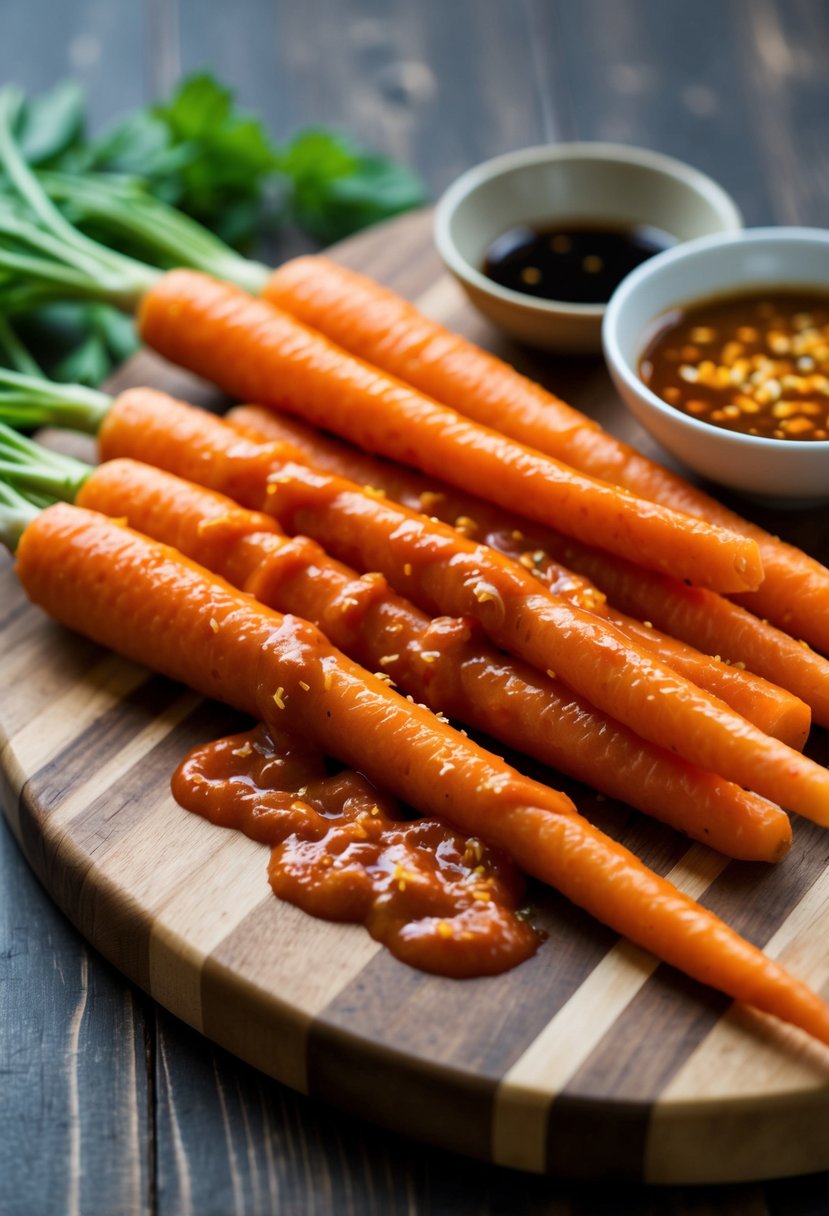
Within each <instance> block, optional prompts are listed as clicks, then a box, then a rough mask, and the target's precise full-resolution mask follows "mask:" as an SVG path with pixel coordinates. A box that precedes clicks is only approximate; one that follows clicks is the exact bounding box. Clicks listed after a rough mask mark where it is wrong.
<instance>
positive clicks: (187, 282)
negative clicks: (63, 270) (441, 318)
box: [139, 270, 763, 591]
mask: <svg viewBox="0 0 829 1216" xmlns="http://www.w3.org/2000/svg"><path fill="white" fill-rule="evenodd" d="M139 328H140V330H141V334H142V337H143V338H144V340H145V341H146V342H147V343H148V345H150V346H152V347H153V348H154V349H155V350H157V351H158V352H159V354H162V355H164V356H165V357H167V358H170V359H172V360H173V361H174V362H176V363H179V364H182V365H184V366H186V367H188V368H189V369H190V370H191V371H195V372H196V373H198V374H199V375H202V376H205V377H206V378H208V379H210V380H212V381H213V382H214V383H216V384H218V385H219V386H220V387H221V388H223V389H224V390H225V391H227V392H230V393H232V394H234V395H236V396H241V397H244V398H245V399H246V400H256V401H259V402H260V403H262V404H264V405H270V406H275V407H281V408H285V409H288V410H289V411H290V412H292V413H299V414H301V416H302V417H304V418H306V419H307V420H308V421H310V422H312V423H313V424H314V425H316V426H321V427H325V428H327V429H329V430H333V431H335V432H337V433H339V434H343V435H345V436H346V437H347V438H349V439H351V440H353V441H355V442H356V443H358V444H359V445H360V446H361V447H364V448H367V449H369V450H371V451H376V452H380V453H382V454H383V455H385V456H389V457H392V458H393V459H396V460H401V461H402V462H403V463H404V464H414V465H416V466H417V467H419V468H421V469H422V470H423V471H424V472H427V473H432V474H435V475H437V474H441V475H443V476H445V477H447V478H448V479H449V480H450V481H452V483H453V484H455V485H458V486H459V487H460V488H462V489H465V490H468V491H471V492H475V491H480V489H481V487H482V486H483V487H486V494H487V496H488V497H490V498H491V499H492V501H493V502H496V503H497V504H498V505H500V506H502V507H507V508H509V507H511V506H512V505H513V504H514V503H515V502H516V501H520V502H521V503H522V505H523V508H524V510H525V511H526V513H527V514H529V515H531V516H532V518H534V519H537V520H538V521H540V522H541V523H554V524H555V526H556V527H557V528H559V529H560V530H561V531H563V532H566V533H567V534H568V535H573V536H576V537H578V538H579V539H581V540H584V541H588V542H590V543H593V544H596V545H598V546H599V547H600V548H603V549H609V550H610V551H611V552H614V553H619V554H621V555H622V556H626V557H629V558H631V559H633V560H635V561H636V562H638V563H639V564H640V565H643V566H647V567H649V568H652V569H657V570H661V571H663V572H667V573H670V574H674V575H676V576H677V577H679V578H687V579H689V580H690V581H691V582H692V583H695V584H697V585H699V586H704V587H712V588H713V589H715V590H718V591H745V590H751V589H752V588H754V587H757V586H758V585H759V583H760V581H761V579H762V577H763V572H762V566H761V563H760V560H759V556H758V552H757V548H756V545H755V544H754V542H753V541H747V540H746V539H745V538H742V537H740V538H738V537H735V536H734V535H733V534H732V533H729V532H726V531H725V530H724V529H721V528H716V527H710V526H709V525H708V524H705V523H702V522H701V521H700V520H692V519H691V517H690V516H685V515H682V514H680V513H679V512H674V511H671V510H666V509H665V508H663V507H659V506H657V505H655V504H653V503H648V502H645V501H644V500H642V499H637V498H635V497H634V496H633V495H632V494H630V493H628V492H626V491H625V492H622V493H620V492H619V491H618V490H616V489H614V488H612V487H611V486H609V485H607V484H606V483H604V482H601V481H598V480H597V479H595V478H592V477H589V476H585V475H584V474H580V473H575V472H574V471H573V470H572V469H569V468H568V467H567V466H565V465H562V464H561V463H560V462H559V461H557V460H554V459H552V458H550V457H548V456H545V455H543V454H542V453H539V452H536V451H534V450H532V449H530V448H526V447H524V446H523V445H521V444H518V443H515V442H514V441H512V440H509V439H505V438H504V436H503V435H500V434H499V433H498V432H496V431H493V430H489V429H488V428H486V427H482V426H481V425H480V424H477V423H473V422H470V421H468V420H467V419H465V418H462V417H461V416H460V415H459V414H457V413H455V412H454V411H453V410H451V409H448V408H447V407H445V406H442V405H439V404H438V403H437V402H434V401H432V400H431V399H430V398H428V397H425V396H423V395H422V394H421V393H418V392H416V391H415V390H413V389H411V388H409V387H407V386H406V385H404V384H402V383H401V382H399V381H395V380H393V379H391V378H389V377H388V376H385V375H384V374H383V373H382V372H378V371H377V370H376V369H374V368H372V367H370V366H369V365H368V364H365V363H363V362H361V361H360V360H358V359H355V358H353V357H352V356H351V355H348V354H346V353H345V352H343V351H341V350H340V349H339V348H338V347H336V346H334V345H333V344H332V343H330V342H328V341H327V339H325V338H323V337H322V336H321V335H319V334H317V333H315V332H314V331H313V330H310V329H308V328H307V327H305V326H303V325H301V324H300V323H299V322H297V321H296V320H294V319H293V318H292V317H289V316H288V315H287V314H286V313H283V312H280V311H279V310H278V309H276V308H273V307H272V306H271V305H269V304H268V303H267V302H265V301H262V300H257V299H254V298H253V297H251V296H249V295H247V294H246V293H245V292H244V291H242V290H240V289H239V288H238V287H234V286H232V285H230V284H227V283H220V282H218V281H217V280H214V279H210V278H208V277H207V276H206V275H201V274H197V273H196V272H194V271H186V270H176V271H172V272H170V273H169V274H166V275H164V276H163V277H162V278H161V279H160V280H159V281H158V283H157V284H156V285H155V286H154V287H152V288H151V289H150V290H149V291H147V293H146V294H145V295H144V297H143V300H142V303H141V309H140V313H139Z"/></svg>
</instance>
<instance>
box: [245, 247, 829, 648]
mask: <svg viewBox="0 0 829 1216" xmlns="http://www.w3.org/2000/svg"><path fill="white" fill-rule="evenodd" d="M263 295H264V296H265V297H266V298H267V299H270V300H271V301H273V302H274V303H275V304H277V305H278V306H279V307H280V308H283V309H284V310H285V311H286V312H289V313H291V314H292V315H293V316H295V317H297V318H298V319H299V320H301V321H302V322H304V323H305V324H306V325H310V326H312V327H313V328H314V329H317V330H318V331H319V332H320V333H321V334H325V335H326V336H327V337H328V338H330V339H331V340H332V341H333V342H336V343H337V345H338V346H341V347H343V349H345V350H348V351H351V353H352V354H354V355H356V356H358V357H359V358H361V359H365V360H367V361H368V362H370V363H373V364H375V365H376V366H377V367H380V368H382V369H383V370H384V371H386V372H388V373H389V374H390V375H393V376H396V377H398V378H399V379H400V380H403V381H406V382H407V383H408V384H411V385H413V386H414V387H415V388H418V389H419V390H420V391H421V392H424V393H428V394H429V396H431V397H434V398H435V399H436V400H437V401H442V402H444V403H445V404H446V405H449V406H451V407H452V408H453V409H455V410H457V411H458V412H459V413H461V414H464V415H466V416H468V417H470V418H474V419H476V420H477V421H478V422H481V423H483V424H484V425H485V426H491V427H494V428H495V429H497V430H500V431H502V432H503V433H504V434H506V435H511V436H512V437H513V438H515V439H517V440H519V441H520V442H521V443H526V444H528V445H529V446H530V447H533V448H537V449H538V450H539V451H542V452H547V453H549V454H550V455H552V456H555V457H556V458H557V459H559V460H563V461H565V462H566V463H567V464H570V465H572V466H573V468H577V469H581V470H582V471H583V472H585V473H588V474H590V475H591V476H593V477H598V478H601V479H603V480H604V481H608V482H611V483H612V484H614V485H619V486H624V487H625V488H626V489H628V490H630V491H631V492H633V493H634V494H637V495H639V496H641V497H642V498H646V499H649V500H650V501H652V502H659V503H662V504H663V505H665V506H669V507H672V508H673V509H675V510H677V511H683V512H685V513H687V514H688V515H694V516H697V517H699V518H701V519H706V520H709V521H710V522H711V523H715V524H718V525H719V526H720V527H723V528H727V529H729V530H730V531H732V532H739V533H741V534H742V535H744V536H747V537H750V538H751V539H752V540H755V541H756V542H757V545H758V546H759V549H760V554H761V557H762V561H763V569H764V571H765V578H764V580H763V582H762V584H761V585H760V587H758V588H757V589H755V590H753V591H752V592H751V593H749V594H747V595H741V596H740V600H739V602H740V603H741V604H743V605H744V606H745V607H747V608H749V609H750V610H751V611H752V612H754V613H756V614H757V615H758V616H760V617H767V618H768V619H769V620H771V621H774V623H775V624H776V625H779V626H780V628H781V629H785V630H786V631H787V632H788V633H792V634H794V635H795V637H802V638H805V639H806V640H807V641H809V642H810V643H811V644H812V645H814V646H816V647H817V648H818V649H819V650H822V651H824V652H827V653H829V570H827V569H826V567H825V566H822V565H821V564H820V563H819V562H816V561H814V560H813V559H812V558H810V557H808V556H807V555H806V554H805V553H803V552H802V551H801V550H799V549H796V548H795V547H794V546H793V545H788V544H785V543H784V542H783V541H781V540H780V539H779V538H778V537H776V536H771V535H770V534H769V533H768V532H766V531H764V530H763V529H762V528H760V527H758V526H757V525H756V524H753V523H750V522H749V521H748V520H746V519H743V518H741V517H740V516H739V515H738V514H736V513H735V512H734V511H730V510H729V509H728V508H727V507H724V506H723V505H722V503H720V502H717V500H716V499H714V498H712V497H711V496H710V495H708V494H705V493H703V491H702V490H699V489H697V488H696V487H695V486H693V485H691V484H690V482H688V481H685V480H684V479H683V478H681V477H679V476H677V475H676V474H675V473H672V472H670V471H669V470H668V469H665V468H663V467H662V466H661V465H659V464H657V463H656V462H655V461H653V460H649V459H647V457H645V456H643V455H642V454H641V453H640V452H637V451H636V450H635V449H634V448H632V447H630V446H629V445H628V444H625V443H622V442H621V441H620V440H618V439H616V438H615V437H614V436H612V435H610V434H608V433H607V432H606V431H604V430H602V429H601V427H599V426H598V424H597V423H596V422H595V421H593V420H592V419H589V418H587V417H585V415H584V414H581V413H579V412H578V411H577V410H574V409H573V408H572V407H571V406H569V405H567V404H565V402H563V401H562V400H561V399H560V398H559V397H556V396H555V395H554V394H553V393H550V392H547V390H546V389H544V388H542V387H541V386H540V385H539V384H536V383H534V382H533V381H532V380H529V379H527V377H525V376H522V375H521V374H520V373H519V372H517V371H516V370H515V369H514V368H512V367H510V366H509V365H508V364H506V363H503V362H502V361H501V360H500V359H497V358H495V357H494V356H493V355H490V354H489V353H487V352H486V351H484V350H482V349H481V348H480V347H478V346H475V345H474V343H471V342H468V341H467V340H466V339H464V338H462V337H460V335H458V334H454V333H451V332H450V331H449V330H447V329H445V328H444V327H443V326H442V325H439V324H438V323H437V322H435V321H432V320H430V319H429V318H428V317H425V316H424V315H423V314H422V313H421V312H419V311H418V310H417V309H416V308H415V307H414V306H413V305H412V304H410V303H409V302H408V301H407V300H404V299H403V298H402V297H401V296H399V295H397V294H396V293H395V292H393V291H390V290H389V289H388V288H386V287H382V286H381V285H380V284H378V283H375V282H374V281H373V280H371V279H368V278H366V277H365V276H363V275H359V274H357V273H355V272H354V271H352V270H349V269H347V268H346V267H344V266H339V265H337V263H335V262H332V261H331V260H330V259H328V258H325V257H319V256H318V257H304V258H297V259H295V260H294V261H292V262H287V263H286V264H285V265H284V266H281V267H279V268H278V269H277V270H276V271H275V272H274V273H273V274H272V275H271V277H270V279H269V281H268V283H267V285H266V286H265V288H264V289H263Z"/></svg>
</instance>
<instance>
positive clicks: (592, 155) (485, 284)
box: [434, 143, 742, 354]
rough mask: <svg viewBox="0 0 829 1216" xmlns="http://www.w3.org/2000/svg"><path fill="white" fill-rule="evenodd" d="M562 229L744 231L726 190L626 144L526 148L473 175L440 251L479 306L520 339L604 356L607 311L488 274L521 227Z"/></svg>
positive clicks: (451, 213) (458, 193)
mask: <svg viewBox="0 0 829 1216" xmlns="http://www.w3.org/2000/svg"><path fill="white" fill-rule="evenodd" d="M557 220H568V221H571V222H572V221H574V220H577V221H584V222H587V223H591V224H596V223H598V224H608V225H613V226H614V227H615V226H638V225H648V226H651V227H654V228H661V229H662V230H664V231H665V232H668V233H670V234H671V235H672V236H674V237H676V238H677V240H679V241H687V240H692V239H693V238H695V237H700V236H704V235H706V234H708V233H715V232H736V231H738V230H739V229H740V227H741V226H742V220H741V216H740V213H739V211H738V210H737V207H736V204H735V203H734V201H733V200H732V199H731V198H730V197H729V196H728V195H727V194H726V193H725V191H724V190H723V189H722V188H721V187H720V186H718V185H717V184H716V182H714V181H712V180H711V178H709V177H706V176H705V174H703V173H700V172H698V170H696V169H692V168H691V167H690V166H689V165H685V164H683V163H682V162H681V161H678V160H673V159H672V158H671V157H668V156H662V155H660V154H659V153H657V152H648V151H645V150H643V149H641V148H628V147H625V146H622V145H617V144H601V143H584V144H582V143H577V144H554V145H549V146H544V147H538V148H525V149H523V150H521V151H519V152H510V153H508V154H507V155H506V156H498V157H496V158H495V159H494V160H489V161H486V162H485V163H484V164H482V165H478V166H477V167H476V168H474V169H470V170H469V171H468V172H467V173H464V174H463V176H461V177H460V178H458V180H457V181H456V182H455V183H454V184H453V185H452V186H450V187H449V189H448V190H447V191H446V193H445V194H444V195H443V197H442V198H441V200H440V201H439V203H438V205H437V209H436V211H435V225H434V233H435V243H436V245H437V249H438V253H439V254H440V256H441V258H442V259H443V261H444V263H445V265H446V266H447V268H448V269H449V270H450V271H451V272H452V274H453V275H454V276H455V278H456V279H457V280H458V282H459V283H460V284H461V286H462V287H463V288H464V290H465V291H466V293H467V295H468V296H469V299H470V300H471V301H472V303H473V304H474V305H475V307H476V308H478V309H479V310H480V311H481V312H482V313H484V315H485V316H487V317H488V318H489V320H490V321H492V322H493V324H495V325H497V326H498V327H499V328H500V329H502V330H504V331H505V332H506V333H508V334H509V335H510V336H511V337H513V338H517V339H518V340H519V341H522V342H526V343H528V344H530V345H531V346H539V347H542V348H544V349H546V350H554V351H563V352H569V353H574V354H578V353H585V352H594V351H599V350H601V326H602V318H603V316H604V312H605V305H603V304H569V303H566V302H563V301H558V300H543V299H538V298H537V297H534V296H528V295H524V294H523V293H522V292H519V291H512V290H511V289H510V288H507V287H501V286H500V285H499V284H497V283H494V282H493V281H492V280H491V279H489V278H487V276H486V275H485V274H484V273H483V271H482V266H483V263H484V257H485V255H486V252H487V250H488V248H489V246H490V245H491V244H492V242H493V241H494V240H495V239H496V237H498V236H500V235H501V234H502V233H504V232H506V231H508V230H509V229H511V228H514V227H516V226H518V225H522V224H527V225H530V226H533V225H538V226H543V227H547V226H549V225H551V224H554V223H555V222H556V221H557Z"/></svg>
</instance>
